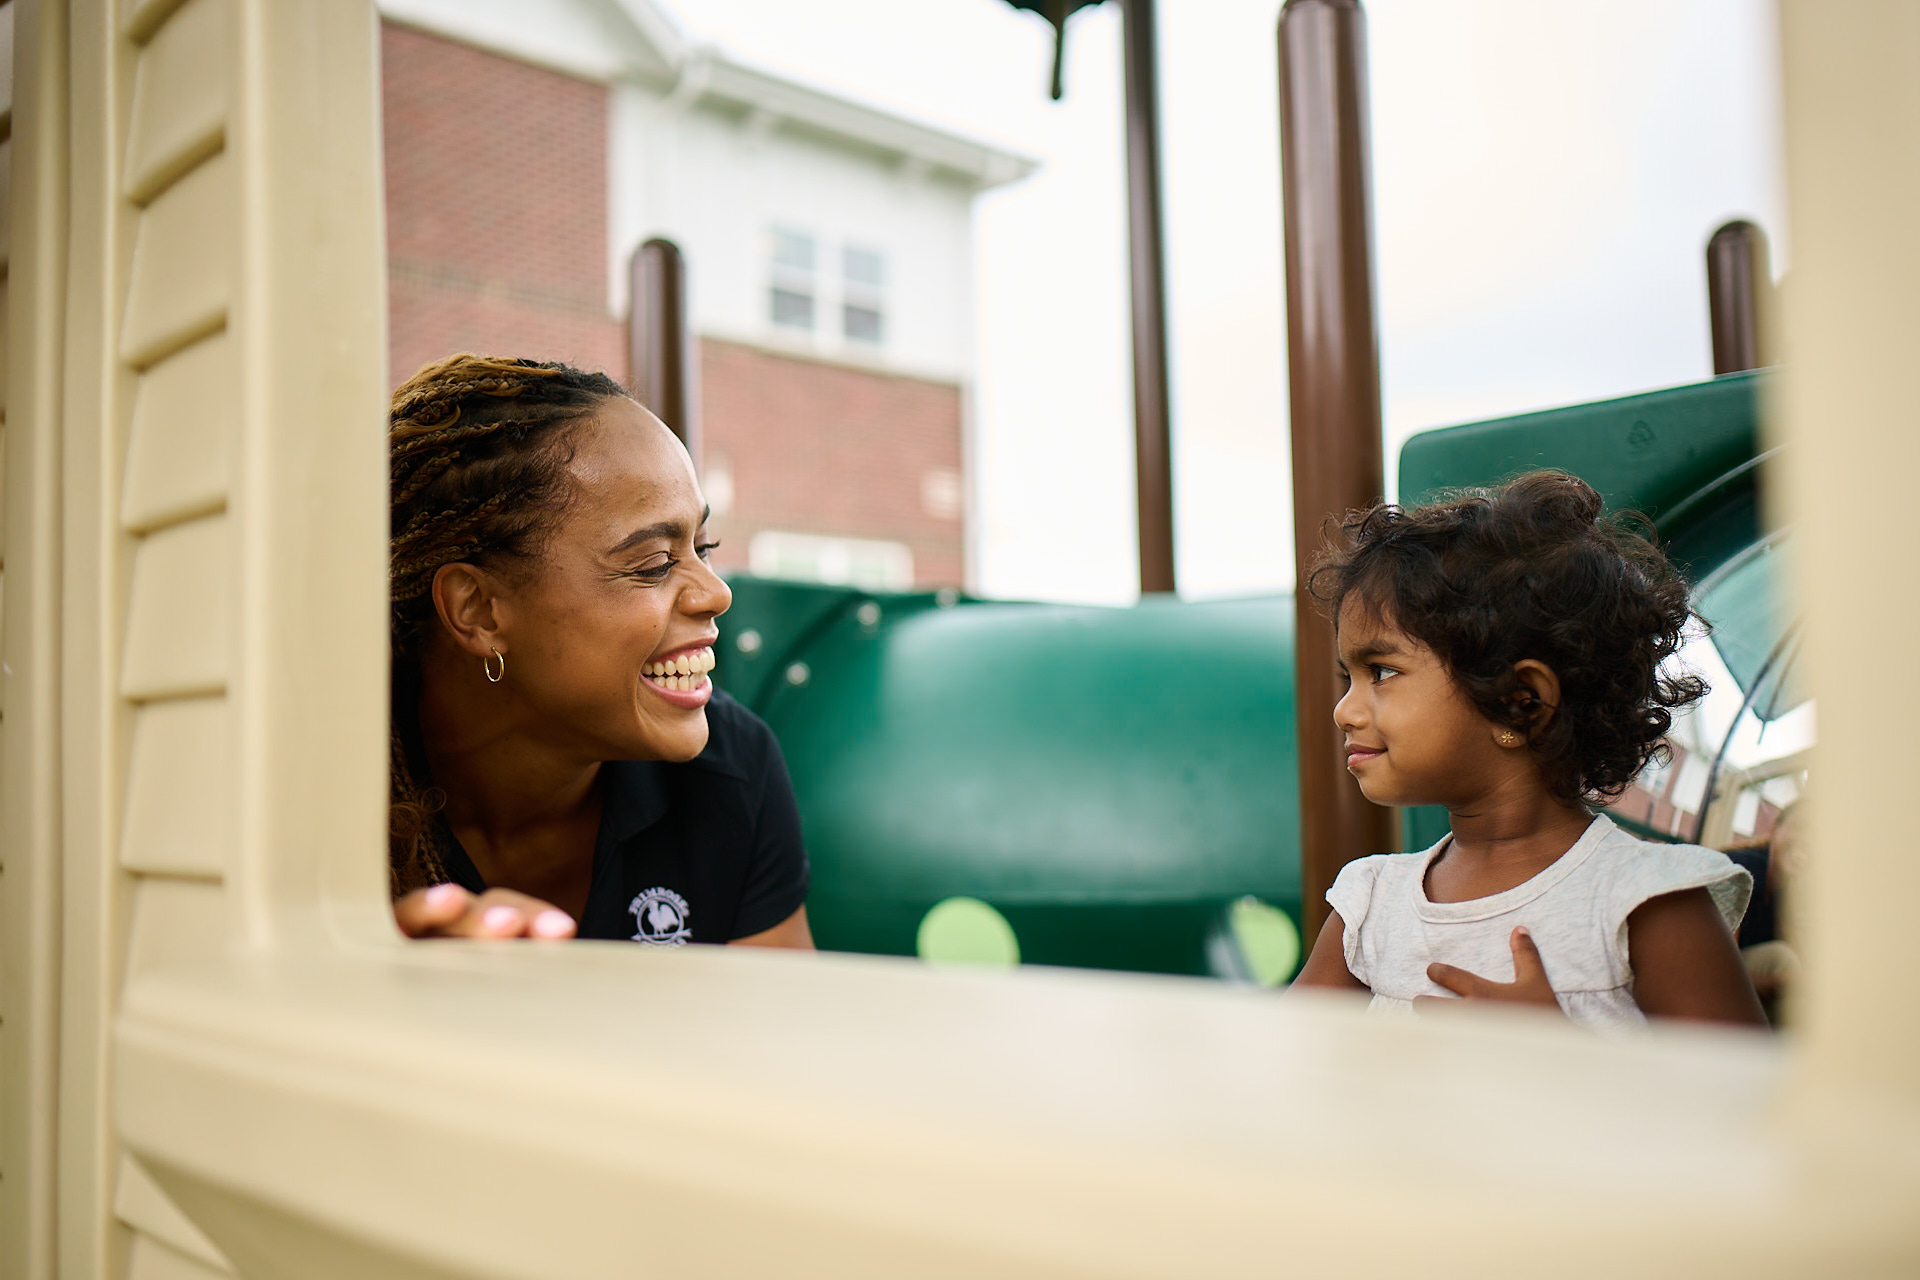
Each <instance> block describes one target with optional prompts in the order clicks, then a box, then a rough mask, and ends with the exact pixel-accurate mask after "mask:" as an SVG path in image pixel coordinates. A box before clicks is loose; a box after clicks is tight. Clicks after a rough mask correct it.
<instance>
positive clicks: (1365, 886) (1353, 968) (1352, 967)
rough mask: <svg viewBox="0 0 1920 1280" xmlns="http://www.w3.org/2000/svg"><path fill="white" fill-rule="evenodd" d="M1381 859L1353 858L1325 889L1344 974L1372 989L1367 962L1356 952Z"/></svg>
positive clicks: (1380, 857) (1377, 855)
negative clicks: (1336, 929) (1336, 925)
mask: <svg viewBox="0 0 1920 1280" xmlns="http://www.w3.org/2000/svg"><path fill="white" fill-rule="evenodd" d="M1383 865H1385V858H1384V856H1383V855H1381V854H1375V855H1374V856H1372V857H1371V858H1357V859H1355V860H1354V861H1352V862H1349V863H1348V864H1347V865H1346V866H1344V867H1342V868H1340V874H1339V875H1337V876H1335V877H1334V880H1333V887H1332V888H1330V889H1328V890H1327V905H1328V906H1330V907H1332V908H1333V909H1334V910H1335V911H1337V912H1339V913H1340V948H1341V950H1342V951H1343V952H1345V954H1346V959H1347V972H1348V973H1351V974H1352V975H1353V976H1354V977H1355V978H1357V979H1359V980H1360V981H1361V982H1363V983H1365V984H1366V985H1367V986H1369V987H1370V986H1372V985H1373V981H1372V979H1371V978H1370V977H1369V976H1368V974H1367V963H1366V959H1365V956H1364V954H1363V953H1362V951H1361V949H1360V931H1361V929H1362V928H1363V927H1364V926H1365V925H1366V921H1367V912H1368V911H1370V910H1372V908H1373V890H1374V886H1375V884H1376V883H1378V881H1379V879H1380V868H1381V867H1382V866H1383Z"/></svg>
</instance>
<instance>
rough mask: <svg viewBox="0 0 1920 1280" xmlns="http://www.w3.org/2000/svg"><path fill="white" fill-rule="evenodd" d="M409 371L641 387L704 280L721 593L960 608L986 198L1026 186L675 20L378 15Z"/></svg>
mask: <svg viewBox="0 0 1920 1280" xmlns="http://www.w3.org/2000/svg"><path fill="white" fill-rule="evenodd" d="M381 8H382V11H383V14H384V16H385V18H386V21H385V23H384V26H383V30H382V41H381V43H382V54H383V58H384V64H383V71H382V80H383V87H384V95H385V100H384V127H385V131H386V180H387V219H388V273H389V290H390V292H389V322H390V326H391V328H390V338H389V351H390V358H391V365H392V376H393V378H394V381H395V382H396V383H397V382H399V381H400V380H402V379H404V378H405V377H407V376H408V375H409V374H410V373H411V372H412V371H413V370H414V369H416V368H417V367H419V366H420V365H421V364H422V363H424V362H426V361H428V360H432V359H437V358H439V357H441V356H443V355H446V354H449V353H451V352H454V351H463V350H472V351H484V352H490V353H499V354H505V353H511V354H517V355H529V356H535V357H539V358H542V359H558V360H565V361H567V362H568V363H571V364H577V365H582V366H585V367H590V368H598V369H604V370H607V371H609V372H611V373H613V374H614V375H615V376H617V377H620V378H622V379H623V380H624V379H626V378H627V377H628V376H629V369H628V367H627V366H628V358H627V338H626V319H625V312H626V309H627V297H626V292H627V291H626V279H627V262H628V260H629V258H630V256H631V254H632V252H633V250H634V249H635V247H637V246H638V245H639V244H640V243H641V242H642V241H643V240H645V239H647V238H648V237H651V236H656V235H660V236H665V237H667V238H668V239H671V240H673V241H675V242H676V243H677V244H679V245H680V246H681V249H682V250H683V252H684V253H685V255H686V259H687V263H688V312H689V315H688V319H689V323H690V325H691V327H692V328H693V330H694V332H695V333H696V334H697V335H698V340H697V342H696V344H695V352H694V356H695V360H696V365H697V369H696V386H697V387H698V405H697V408H696V409H695V413H696V414H697V416H698V419H699V421H698V438H699V442H700V451H701V455H702V456H701V457H700V458H698V459H696V461H698V462H699V463H700V465H701V468H702V476H703V480H704V483H705V486H706V489H707V495H708V498H709V500H710V501H711V502H712V504H713V507H714V512H715V518H714V531H715V532H716V533H717V534H719V535H720V536H721V538H722V544H723V545H722V550H721V552H720V553H719V554H718V556H717V557H716V559H717V561H718V563H719V564H720V565H721V567H722V568H723V569H730V570H740V569H750V570H752V571H753V572H756V573H763V574H769V575H773V576H787V577H802V578H813V579H819V580H826V581H853V582H858V583H863V584H867V585H873V586H897V587H904V586H908V585H915V584H917V585H922V586H945V585H954V586H960V585H964V584H965V582H966V573H967V556H966V538H967V528H966V514H967V511H968V508H969V506H970V502H969V494H968V488H967V479H966V463H965V459H966V454H967V445H966V430H967V416H966V410H967V386H968V382H969V379H970V377H971V373H972V370H971V358H972V356H971V345H972V344H971V330H972V292H973V281H972V268H971V252H972V202H973V198H974V196H975V195H977V194H978V193H979V192H980V191H982V190H984V189H986V188H987V187H990V186H993V185H996V184H998V183H1001V182H1005V181H1011V180H1014V179H1017V178H1019V177H1022V176H1024V175H1025V174H1026V173H1028V172H1031V170H1032V165H1031V163H1030V162H1028V161H1026V160H1023V159H1021V158H1019V157H1016V156H1012V155H1009V154H1007V153H1005V152H1001V151H997V150H995V149H993V148H990V147H987V146H984V145H981V144H979V143H976V142H972V141H969V140H967V139H963V138H959V137H956V136H954V135H951V134H948V133H946V132H943V131H940V130H937V129H933V128H929V127H927V126H925V125H922V124H918V123H915V122H912V121H908V120H903V119H900V118H898V117H896V116H892V115H889V114H887V113H885V112H882V111H879V110H876V109H874V108H872V107H869V106H865V105H861V104H858V103H853V102H849V101H844V100H841V99H838V98H835V97H833V96H831V95H828V94H824V93H822V92H820V91H818V90H815V89H811V88H807V87H804V86H801V85H797V84H794V83H792V82H790V81H788V80H785V79H783V78H781V77H778V76H775V75H772V74H769V73H767V72H764V71H760V70H757V69H755V68H752V67H747V66H742V65H738V64H735V63H733V62H731V61H730V60H729V59H728V58H727V56H726V55H724V54H723V53H720V52H718V51H716V50H714V49H712V48H711V47H709V46H702V45H697V44H694V43H692V42H690V41H689V40H688V39H687V38H686V37H685V36H684V35H682V34H681V33H680V31H679V30H678V28H677V27H676V26H675V25H674V23H673V21H672V19H671V18H670V17H669V16H668V15H667V14H666V13H664V12H663V11H662V10H661V9H660V8H659V7H658V6H657V5H656V4H655V3H654V2H653V0H382V5H381Z"/></svg>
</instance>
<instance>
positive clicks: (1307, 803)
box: [1279, 0, 1394, 939]
mask: <svg viewBox="0 0 1920 1280" xmlns="http://www.w3.org/2000/svg"><path fill="white" fill-rule="evenodd" d="M1279 41H1280V182H1281V206H1282V216H1283V218H1284V220H1285V241H1286V268H1287V379H1288V393H1289V401H1290V405H1291V410H1290V421H1291V425H1292V435H1293V540H1294V566H1295V572H1296V573H1297V575H1298V579H1297V580H1298V582H1299V586H1298V587H1297V588H1296V589H1295V592H1294V698H1295V704H1294V705H1295V736H1296V741H1297V744H1298V748H1299V757H1300V758H1299V769H1300V841H1301V843H1300V870H1301V878H1302V881H1303V883H1302V891H1303V897H1302V906H1303V910H1304V914H1305V916H1306V933H1307V936H1308V938H1309V939H1311V938H1313V937H1314V936H1316V935H1318V933H1319V932H1320V925H1321V923H1322V922H1323V921H1324V920H1325V919H1326V914H1327V905H1326V891H1327V888H1328V886H1329V885H1331V884H1332V883H1333V878H1334V876H1335V875H1337V874H1339V871H1340V868H1341V867H1342V866H1344V865H1346V863H1348V862H1349V861H1351V860H1352V859H1354V858H1359V857H1364V856H1366V855H1367V854H1370V853H1381V852H1385V851H1389V850H1391V849H1392V848H1393V839H1394V837H1393V829H1394V827H1393V815H1392V813H1391V812H1390V811H1389V810H1387V809H1383V808H1380V807H1379V806H1377V805H1374V804H1370V803H1368V801H1367V799H1366V797H1364V796H1362V795H1361V794H1360V789H1359V787H1358V786H1357V785H1356V784H1355V782H1354V781H1353V779H1352V778H1351V777H1350V776H1348V774H1347V772H1346V769H1345V767H1344V765H1343V762H1342V759H1341V741H1340V732H1339V730H1338V729H1337V728H1336V727H1335V726H1334V723H1333V704H1334V702H1335V701H1336V700H1337V698H1338V689H1337V686H1336V682H1335V677H1334V645H1333V627H1332V625H1331V623H1329V622H1328V620H1327V619H1326V618H1325V617H1323V616H1322V615H1321V614H1320V612H1319V610H1318V609H1317V608H1316V607H1315V603H1314V600H1313V598H1312V596H1311V595H1310V594H1309V593H1308V591H1307V589H1306V587H1307V575H1308V573H1309V571H1310V569H1311V567H1312V562H1313V558H1314V555H1315V553H1316V552H1318V551H1319V549H1320V548H1321V546H1322V545H1324V541H1325V537H1326V525H1327V522H1328V520H1329V518H1331V517H1334V516H1337V515H1339V514H1340V513H1342V512H1345V511H1348V510H1351V509H1353V508H1355V507H1365V506H1369V505H1371V504H1372V503H1375V502H1377V501H1379V500H1380V496H1381V491H1382V488H1383V485H1382V476H1383V471H1382V469H1381V449H1380V352H1379V338H1378V335H1377V332H1376V328H1375V322H1374V311H1373V232H1372V225H1371V223H1372V210H1371V205H1370V198H1369V195H1368V177H1367V166H1368V143H1367V81H1366V16H1365V14H1364V13H1362V12H1361V8H1360V5H1359V3H1358V0H1287V3H1286V5H1285V6H1284V7H1283V8H1282V9H1281V11H1280V32H1279Z"/></svg>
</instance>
